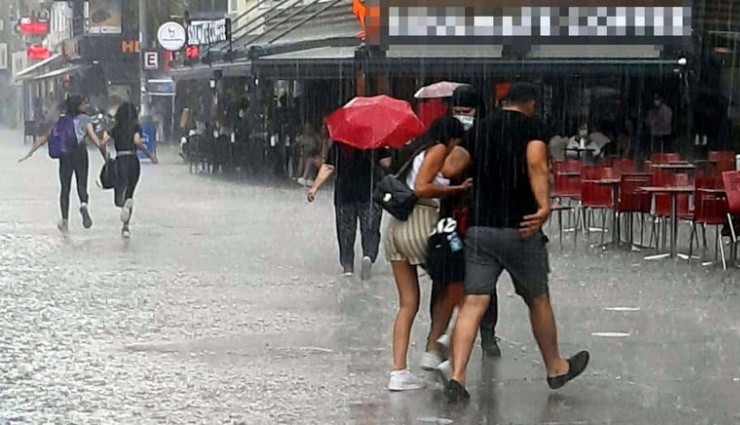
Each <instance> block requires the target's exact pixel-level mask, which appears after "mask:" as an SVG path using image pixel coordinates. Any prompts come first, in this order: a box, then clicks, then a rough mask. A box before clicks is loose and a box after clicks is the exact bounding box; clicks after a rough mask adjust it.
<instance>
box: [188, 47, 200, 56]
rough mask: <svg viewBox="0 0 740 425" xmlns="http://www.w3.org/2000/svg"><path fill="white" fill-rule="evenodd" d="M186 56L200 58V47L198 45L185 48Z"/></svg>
mask: <svg viewBox="0 0 740 425" xmlns="http://www.w3.org/2000/svg"><path fill="white" fill-rule="evenodd" d="M185 56H186V57H187V58H188V59H198V57H199V56H200V49H199V48H198V46H187V47H186V48H185Z"/></svg>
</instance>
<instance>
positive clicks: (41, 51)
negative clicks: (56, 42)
mask: <svg viewBox="0 0 740 425" xmlns="http://www.w3.org/2000/svg"><path fill="white" fill-rule="evenodd" d="M26 56H28V59H33V60H41V59H48V58H49V57H51V51H49V49H47V48H46V46H41V45H36V46H29V47H28V48H27V49H26Z"/></svg>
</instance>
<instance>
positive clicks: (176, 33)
mask: <svg viewBox="0 0 740 425" xmlns="http://www.w3.org/2000/svg"><path fill="white" fill-rule="evenodd" d="M157 41H158V42H159V45H160V46H162V48H163V49H165V50H168V51H170V52H176V51H179V50H180V49H182V48H183V46H185V41H186V34H185V28H183V26H182V25H180V24H178V23H177V22H165V23H164V24H162V26H160V27H159V30H158V31H157Z"/></svg>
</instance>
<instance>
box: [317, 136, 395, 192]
mask: <svg viewBox="0 0 740 425" xmlns="http://www.w3.org/2000/svg"><path fill="white" fill-rule="evenodd" d="M382 155H383V153H382V152H381V151H379V150H360V149H357V148H354V147H351V146H348V145H344V144H340V143H334V144H333V145H332V147H331V149H329V154H328V156H327V158H326V164H327V165H331V166H333V167H334V168H335V173H336V176H337V180H336V184H335V185H334V202H335V203H336V204H338V205H339V204H345V203H355V202H360V203H364V202H371V201H372V196H373V191H374V190H375V184H376V183H377V182H378V178H379V174H378V168H377V167H379V164H378V160H379V159H381V156H382Z"/></svg>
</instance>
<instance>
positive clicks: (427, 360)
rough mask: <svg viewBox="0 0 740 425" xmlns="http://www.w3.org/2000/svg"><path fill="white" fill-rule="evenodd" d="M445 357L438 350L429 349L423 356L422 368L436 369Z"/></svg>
mask: <svg viewBox="0 0 740 425" xmlns="http://www.w3.org/2000/svg"><path fill="white" fill-rule="evenodd" d="M443 361H444V359H443V358H442V355H441V354H439V352H437V351H427V352H426V353H424V354H422V356H421V369H422V370H427V371H432V370H435V369H436V368H437V367H438V366H439V365H440V364H441V363H442V362H443Z"/></svg>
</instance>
